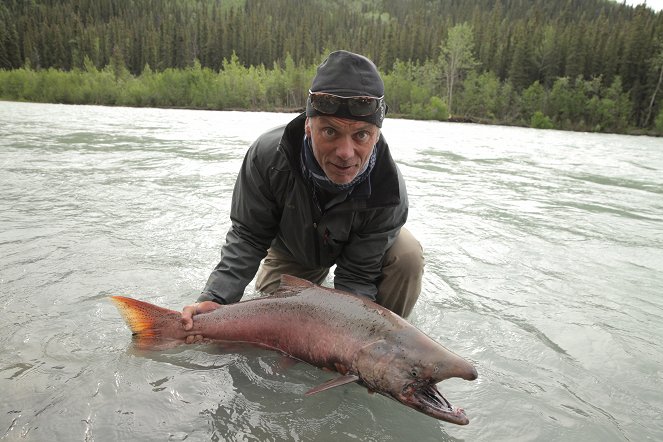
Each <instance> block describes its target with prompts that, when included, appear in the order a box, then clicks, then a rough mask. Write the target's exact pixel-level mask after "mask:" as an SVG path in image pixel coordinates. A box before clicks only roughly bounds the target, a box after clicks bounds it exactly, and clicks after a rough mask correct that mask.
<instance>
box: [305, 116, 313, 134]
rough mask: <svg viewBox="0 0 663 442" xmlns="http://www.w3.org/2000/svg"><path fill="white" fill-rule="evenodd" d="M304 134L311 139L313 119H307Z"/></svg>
mask: <svg viewBox="0 0 663 442" xmlns="http://www.w3.org/2000/svg"><path fill="white" fill-rule="evenodd" d="M304 133H305V134H306V136H307V137H309V138H311V118H310V117H306V122H305V123H304Z"/></svg>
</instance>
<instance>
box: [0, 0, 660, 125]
mask: <svg viewBox="0 0 663 442" xmlns="http://www.w3.org/2000/svg"><path fill="white" fill-rule="evenodd" d="M311 6H312V7H311V8H305V7H304V8H303V7H302V4H301V2H299V1H298V0H270V1H262V0H187V1H183V0H163V1H144V2H134V1H132V2H112V1H109V0H101V1H89V0H57V1H54V0H29V1H23V0H7V1H3V2H0V97H1V98H4V99H15V100H31V101H57V102H66V103H69V102H73V103H94V104H118V105H119V104H121V105H130V106H176V107H196V108H206V109H240V108H241V109H261V110H295V109H301V108H302V107H303V106H304V103H305V98H306V91H307V90H308V86H309V83H310V80H311V78H312V77H313V75H314V73H315V66H316V65H317V64H318V63H319V62H320V61H321V60H322V58H323V57H324V56H325V55H326V54H327V53H329V52H330V50H333V49H348V50H352V51H355V52H359V53H362V54H364V55H366V56H368V57H369V58H371V59H372V60H373V61H374V62H375V63H376V64H377V65H378V67H379V68H380V70H381V71H382V73H383V77H384V80H385V90H386V95H387V100H388V103H389V107H390V115H402V116H406V117H413V118H415V117H416V118H435V119H445V118H447V116H448V113H449V112H451V111H452V109H453V113H454V114H456V115H460V116H464V117H468V118H476V119H481V120H485V121H494V122H503V123H509V124H523V125H530V124H531V123H532V119H533V116H534V114H535V113H536V112H541V113H542V114H543V115H545V116H547V117H548V118H549V119H550V120H551V121H552V122H553V124H554V125H555V127H558V128H561V129H574V130H596V131H613V132H627V131H630V130H632V129H636V130H637V128H638V127H639V128H652V126H653V125H655V124H654V122H655V121H654V120H655V118H654V115H660V109H662V108H663V103H662V102H661V98H660V96H661V93H660V89H661V88H662V87H663V63H661V60H663V57H661V56H660V54H663V51H661V47H663V46H661V45H660V41H662V40H663V14H660V13H655V12H654V11H652V10H650V9H648V8H647V7H644V6H638V7H630V6H625V5H623V4H620V3H618V2H611V1H607V0H583V1H582V2H578V1H568V0H552V1H551V0H514V1H509V2H504V1H497V2H496V1H494V0H466V1H463V2H459V1H457V0H436V1H434V2H431V1H430V0H407V1H396V0H362V1H360V2H356V1H350V0H330V1H321V0H315V1H312V2H311ZM2 69H4V70H2ZM440 97H442V98H440ZM657 118H658V117H657Z"/></svg>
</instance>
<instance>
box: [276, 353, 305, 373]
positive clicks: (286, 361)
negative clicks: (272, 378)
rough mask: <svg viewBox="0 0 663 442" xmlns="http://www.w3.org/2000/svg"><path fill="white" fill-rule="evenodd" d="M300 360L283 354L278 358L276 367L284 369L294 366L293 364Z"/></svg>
mask: <svg viewBox="0 0 663 442" xmlns="http://www.w3.org/2000/svg"><path fill="white" fill-rule="evenodd" d="M300 362H301V361H299V360H298V359H295V358H292V357H290V356H287V355H283V356H281V357H280V358H279V363H278V367H279V370H281V371H286V370H289V369H290V368H292V367H294V366H295V365H297V364H299V363H300Z"/></svg>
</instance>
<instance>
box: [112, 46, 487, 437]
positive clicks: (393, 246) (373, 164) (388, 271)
mask: <svg viewBox="0 0 663 442" xmlns="http://www.w3.org/2000/svg"><path fill="white" fill-rule="evenodd" d="M383 95H384V86H383V83H382V79H381V78H380V75H379V74H378V72H377V69H376V68H375V65H373V63H372V62H371V61H369V60H368V59H367V58H365V57H363V56H361V55H357V54H353V53H350V52H345V51H337V52H333V53H331V54H330V55H329V57H328V58H327V60H325V61H324V62H323V63H322V64H321V65H320V66H319V67H318V71H317V74H316V76H315V78H314V79H313V82H312V85H311V90H310V93H309V97H308V101H307V105H306V113H305V114H302V115H300V116H298V117H297V118H295V119H294V120H292V121H291V122H290V123H289V124H287V125H286V126H285V127H280V128H276V129H273V130H271V131H268V132H267V133H265V134H263V135H262V136H260V137H259V138H258V140H257V141H256V142H255V143H254V144H253V145H252V146H251V148H250V149H249V150H248V152H247V154H246V157H245V159H244V164H243V165H242V169H241V170H240V172H239V175H238V177H237V182H236V185H235V191H234V194H233V200H232V208H231V219H232V227H231V228H230V230H229V232H228V235H227V238H226V243H225V245H224V246H223V250H222V256H221V262H219V264H218V265H217V266H216V268H215V269H214V271H213V272H212V274H211V275H210V277H209V280H208V281H207V285H206V286H205V290H204V292H203V294H202V295H201V296H200V298H199V302H198V303H196V304H194V305H190V306H186V307H184V310H183V312H182V314H180V313H179V312H176V311H173V310H168V309H166V308H163V307H159V306H156V305H152V304H149V303H147V302H143V301H138V300H135V299H131V298H126V297H121V296H114V297H112V300H113V302H114V303H115V304H116V306H117V307H118V309H119V310H120V312H121V313H122V315H123V317H124V318H125V320H126V321H127V323H128V325H129V327H130V328H131V330H132V333H133V342H134V345H135V346H136V347H137V348H139V349H145V350H158V349H166V348H171V347H173V346H176V345H179V344H183V343H185V342H186V343H193V342H242V343H245V344H250V345H256V346H259V347H262V348H266V349H269V350H275V351H279V352H281V353H283V354H285V355H287V356H289V357H290V358H292V359H293V360H295V361H303V362H307V363H309V364H311V365H313V366H315V367H319V368H322V369H326V370H330V371H332V372H336V373H337V376H335V377H333V378H332V379H329V380H327V381H325V382H324V383H322V384H320V385H318V386H316V387H313V388H311V389H309V390H308V391H307V393H306V394H307V395H311V394H316V393H319V392H322V391H326V390H328V389H330V388H334V387H339V386H342V385H346V384H349V383H355V382H356V383H359V384H360V385H363V386H365V387H366V388H368V389H369V391H372V392H377V393H380V394H382V395H384V396H387V397H390V398H392V399H394V400H396V401H398V402H400V403H402V404H404V405H406V406H408V407H411V408H413V409H415V410H417V411H419V412H421V413H424V414H426V415H428V416H431V417H434V418H436V419H440V420H443V421H447V422H451V423H454V424H458V425H466V424H468V423H469V419H468V417H467V416H466V414H465V412H464V410H463V409H462V408H459V407H454V406H452V405H451V403H449V401H448V400H447V399H446V398H445V397H444V396H443V395H442V394H441V392H440V391H439V389H438V387H437V384H438V383H439V382H441V381H444V380H445V379H449V378H461V379H466V380H468V381H469V380H474V379H476V378H477V370H476V368H475V367H474V366H473V364H472V363H471V362H469V361H467V360H465V359H463V358H462V357H460V356H458V355H456V354H455V353H453V352H452V351H450V350H448V349H447V348H445V347H444V346H442V345H441V344H439V343H438V342H436V341H434V340H433V339H431V338H430V337H429V336H427V335H426V334H425V333H422V332H421V331H420V330H418V329H417V328H416V327H414V326H413V325H412V324H410V323H408V322H407V321H405V320H404V319H403V317H405V316H407V315H408V314H409V313H410V312H411V310H412V307H413V306H414V304H415V302H416V300H417V298H418V296H419V291H420V289H421V277H422V273H423V266H424V260H423V256H422V249H421V245H420V244H419V242H418V241H417V240H416V239H415V238H414V237H413V236H412V235H411V234H410V233H409V232H408V231H407V230H406V229H404V228H403V224H404V223H405V220H406V218H407V210H408V202H407V193H406V191H405V185H404V183H403V178H402V176H401V174H400V172H399V171H398V168H397V167H396V164H395V163H394V161H393V159H392V158H391V155H390V153H389V147H388V146H387V143H386V141H385V139H384V138H383V137H382V135H381V134H380V128H381V127H382V121H383V119H384V115H385V112H386V110H387V106H386V104H385V102H384V98H383ZM263 258H264V262H263V263H262V266H260V262H261V260H262V259H263ZM332 265H336V270H335V275H334V276H335V277H334V285H335V287H336V289H331V288H326V287H320V286H319V285H316V284H314V283H317V284H319V283H320V282H322V281H323V280H324V279H325V277H326V276H327V273H328V272H329V268H330V267H331V266H332ZM259 266H260V269H259V270H258V267H259ZM256 272H257V278H256V288H257V289H258V290H259V291H262V292H266V293H270V296H264V297H260V298H256V299H251V300H248V301H243V302H238V301H240V299H241V298H242V295H243V293H244V289H245V287H246V285H247V284H248V283H249V282H250V281H251V280H252V279H253V277H254V276H256ZM291 275H294V276H291ZM301 278H303V279H301ZM311 281H313V282H311ZM348 292H350V293H348ZM372 301H377V303H378V304H381V305H378V304H376V303H375V302H372ZM222 304H228V305H225V306H223V307H221V305H222ZM219 307H221V308H219ZM196 315H197V316H196ZM399 315H400V316H399ZM194 316H196V318H195V321H194ZM183 325H184V326H183Z"/></svg>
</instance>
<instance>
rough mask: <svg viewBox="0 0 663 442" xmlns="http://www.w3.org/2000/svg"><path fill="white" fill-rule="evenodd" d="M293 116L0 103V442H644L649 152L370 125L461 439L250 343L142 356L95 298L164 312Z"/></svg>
mask: <svg viewBox="0 0 663 442" xmlns="http://www.w3.org/2000/svg"><path fill="white" fill-rule="evenodd" d="M291 117H292V115H284V114H265V113H235V112H204V111H186V110H157V109H127V108H103V107H91V106H62V105H43V104H26V103H10V102H0V315H1V316H2V322H1V324H2V333H0V392H1V394H0V439H2V440H97V441H107V440H159V441H161V440H187V441H190V440H247V441H251V440H256V441H264V440H301V441H308V440H323V441H324V440H335V441H336V440H362V441H364V440H369V441H370V440H374V441H384V440H403V441H412V440H416V441H429V440H431V441H432V440H468V441H479V440H481V441H488V440H490V441H494V440H509V441H511V440H545V441H552V440H582V441H601V442H605V441H609V440H610V441H612V440H631V441H642V440H652V441H653V440H661V439H663V421H662V416H663V395H662V394H661V385H663V369H662V368H661V367H662V366H663V344H661V342H663V140H661V139H655V138H648V137H629V136H617V135H598V134H583V133H563V132H556V131H537V130H529V129H522V128H505V127H489V126H477V125H459V124H445V123H434V122H416V121H398V120H387V121H386V123H385V127H384V133H385V135H386V137H387V139H388V141H389V143H390V145H391V146H392V150H393V153H394V156H395V158H396V160H397V162H398V163H399V165H400V167H401V170H402V171H403V173H404V175H405V177H406V180H407V182H408V189H409V193H410V200H411V214H410V219H409V221H408V227H409V228H410V230H411V231H412V232H413V233H415V235H416V236H417V237H418V238H419V239H420V241H421V242H422V243H423V244H424V246H425V254H426V260H427V266H426V273H425V275H424V292H423V294H422V297H421V298H420V301H419V303H418V305H417V307H416V309H415V312H414V314H413V315H412V317H411V318H410V320H411V322H412V323H413V324H415V325H416V326H417V327H419V328H420V329H422V330H423V331H425V332H426V333H428V334H430V335H431V336H432V337H434V338H435V339H437V340H439V341H440V342H441V343H443V344H444V345H445V346H447V347H449V348H451V349H453V350H454V351H456V352H457V353H459V354H461V355H463V356H465V357H467V358H468V359H470V360H472V361H473V362H474V363H475V364H476V366H477V368H478V370H479V374H480V378H479V380H478V381H476V382H465V381H460V380H451V381H445V382H443V383H442V384H440V386H441V390H442V391H443V392H444V394H445V396H446V397H447V398H448V399H449V400H450V401H451V402H452V403H454V404H455V405H460V406H463V407H464V408H465V409H466V411H467V414H468V416H469V417H470V419H471V423H470V425H469V426H467V427H457V426H454V425H451V424H446V423H442V422H439V421H436V420H434V419H431V418H428V417H426V416H424V415H421V414H419V413H416V412H415V411H413V410H410V409H407V408H405V407H403V406H402V405H400V404H398V403H396V402H394V401H391V400H389V399H387V398H385V397H382V396H380V395H370V394H368V393H367V392H366V390H365V389H363V388H361V387H359V386H355V385H349V386H347V387H343V388H338V389H335V390H332V391H329V392H326V393H324V394H320V395H316V396H313V397H304V396H303V392H305V391H306V390H308V389H309V388H311V387H313V386H315V385H317V384H319V383H321V382H322V381H323V380H326V379H327V378H328V377H329V374H327V373H324V372H322V371H320V370H318V369H316V368H314V367H310V366H307V365H305V364H299V365H297V366H295V367H292V368H288V369H284V368H282V366H281V361H280V359H279V356H278V355H276V354H274V353H270V352H267V351H260V350H255V349H254V350H251V349H246V350H238V351H236V352H230V353H228V352H223V351H221V350H220V349H218V348H216V347H214V346H211V345H205V346H189V347H185V348H180V349H177V350H172V351H168V352H164V353H160V354H152V355H147V356H146V355H138V354H134V353H133V352H132V351H131V349H130V335H129V331H128V330H127V328H126V327H125V325H124V323H123V321H122V319H121V318H120V316H119V315H118V313H117V311H116V310H115V308H114V307H113V306H112V305H111V303H110V302H109V301H108V299H107V297H108V296H110V295H114V294H125V295H131V296H134V297H138V298H141V299H145V300H148V301H151V302H154V303H157V304H160V305H164V306H167V307H171V308H174V309H180V308H181V307H182V306H183V305H184V304H186V303H189V302H191V301H192V300H194V299H195V298H196V296H197V293H198V292H199V291H200V290H201V289H202V286H203V284H204V282H205V281H206V279H207V276H208V274H209V271H210V270H211V269H212V267H213V266H214V265H215V264H216V262H217V260H218V257H219V249H220V246H221V244H222V242H223V240H224V237H225V231H226V229H227V228H228V225H229V220H228V210H229V205H230V194H231V190H232V186H233V184H234V179H235V175H236V172H237V170H238V168H239V165H240V163H241V160H242V158H243V155H244V152H245V150H246V148H247V147H248V145H249V143H250V142H251V141H253V139H254V138H255V137H256V136H257V135H258V134H259V133H260V132H262V131H263V130H264V129H267V128H269V127H272V126H274V125H277V124H280V123H283V122H286V121H288V120H289V119H290V118H291Z"/></svg>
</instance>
